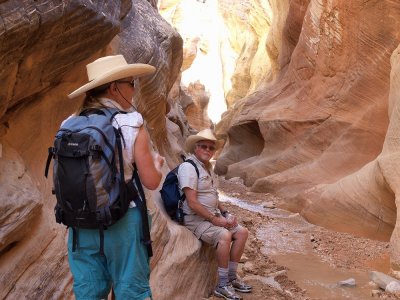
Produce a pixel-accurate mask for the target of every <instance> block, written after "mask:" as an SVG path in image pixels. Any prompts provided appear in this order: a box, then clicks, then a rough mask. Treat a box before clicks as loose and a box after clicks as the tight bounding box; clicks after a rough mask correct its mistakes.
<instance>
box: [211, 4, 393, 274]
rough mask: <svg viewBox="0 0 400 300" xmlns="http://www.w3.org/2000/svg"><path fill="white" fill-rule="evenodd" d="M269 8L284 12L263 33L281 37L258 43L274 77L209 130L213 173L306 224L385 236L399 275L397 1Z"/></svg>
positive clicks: (273, 6)
mask: <svg viewBox="0 0 400 300" xmlns="http://www.w3.org/2000/svg"><path fill="white" fill-rule="evenodd" d="M270 3H271V7H272V8H273V9H275V11H274V15H278V14H279V15H282V16H287V17H286V19H285V20H284V21H283V20H281V21H279V22H274V24H273V28H272V29H271V32H272V33H273V34H274V35H276V36H279V37H281V38H280V39H277V43H275V44H274V45H271V43H272V42H273V41H274V39H268V44H267V49H277V50H278V51H277V52H276V55H275V56H276V57H275V58H274V59H273V58H271V57H270V58H271V61H275V62H276V64H277V65H278V66H279V67H278V68H277V69H278V72H277V74H276V76H275V77H274V80H273V81H272V82H270V83H269V84H266V85H264V86H261V87H260V88H259V89H258V90H257V91H256V92H254V93H253V94H251V95H249V96H248V97H246V98H243V99H241V100H239V101H236V102H235V105H234V107H232V109H231V110H230V111H229V112H228V113H227V114H226V116H225V118H224V119H223V120H222V122H221V123H220V124H219V125H218V130H219V133H220V135H221V136H226V137H227V140H228V143H227V145H228V146H226V147H225V149H224V151H223V152H222V154H221V157H220V159H219V160H218V162H217V170H218V172H219V173H220V174H226V175H227V177H228V178H229V177H236V176H240V177H242V178H244V180H245V183H246V184H247V185H248V186H252V190H253V191H257V192H271V193H274V194H276V195H278V196H279V197H280V198H281V206H283V207H286V208H288V209H290V210H292V211H297V212H300V213H301V214H302V215H303V216H305V217H306V218H307V219H308V220H310V221H311V222H313V223H315V224H319V225H323V226H325V227H328V228H331V229H334V230H340V231H347V232H352V233H355V234H358V235H363V236H367V237H372V238H376V239H382V240H387V239H389V238H390V237H391V247H392V249H393V250H392V253H393V254H392V267H393V269H399V268H400V264H399V261H400V256H399V254H398V253H399V248H400V240H399V233H398V226H400V225H399V224H398V222H396V221H397V218H398V217H396V212H397V209H396V204H397V201H398V200H397V198H398V197H397V194H398V191H397V186H398V182H397V181H398V180H399V175H398V171H396V170H397V164H396V161H397V152H398V150H397V148H398V142H397V140H398V138H399V134H398V130H396V129H397V127H396V126H397V125H396V124H397V123H398V118H399V116H398V115H397V113H396V112H397V110H396V107H397V106H396V105H397V99H398V95H399V93H400V92H399V76H398V69H399V64H398V60H399V58H398V55H399V53H398V52H399V50H395V49H396V47H397V46H398V45H399V43H400V33H399V30H398V29H399V26H400V21H399V20H400V19H399V16H400V3H399V2H397V1H367V2H366V1H335V0H334V1H322V2H321V1H316V0H311V1H300V0H297V1H270ZM285 3H286V5H285ZM279 9H283V10H284V11H281V12H279ZM286 9H287V10H286ZM276 10H278V11H276ZM392 53H393V54H392ZM269 54H270V55H271V52H269ZM391 56H392V65H391V63H390V60H391ZM389 120H390V123H389ZM388 126H389V127H388ZM250 145H252V147H250ZM250 148H251V149H250ZM393 229H395V230H394V231H393ZM392 232H393V233H392Z"/></svg>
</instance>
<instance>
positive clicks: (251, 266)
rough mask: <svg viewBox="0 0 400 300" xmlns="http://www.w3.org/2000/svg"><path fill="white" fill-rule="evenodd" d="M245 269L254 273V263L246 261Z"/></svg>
mask: <svg viewBox="0 0 400 300" xmlns="http://www.w3.org/2000/svg"><path fill="white" fill-rule="evenodd" d="M243 271H245V272H249V273H252V274H254V264H253V263H252V262H251V261H247V262H245V264H244V266H243Z"/></svg>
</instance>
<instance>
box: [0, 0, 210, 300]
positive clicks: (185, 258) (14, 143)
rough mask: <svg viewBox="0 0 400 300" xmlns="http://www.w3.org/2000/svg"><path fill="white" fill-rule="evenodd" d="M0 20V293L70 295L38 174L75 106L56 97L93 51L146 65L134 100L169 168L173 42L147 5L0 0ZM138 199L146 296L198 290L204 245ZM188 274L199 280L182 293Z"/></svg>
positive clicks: (70, 86) (61, 245) (175, 61)
mask: <svg viewBox="0 0 400 300" xmlns="http://www.w3.org/2000/svg"><path fill="white" fill-rule="evenodd" d="M132 3H133V4H132ZM0 19H1V22H0V24H1V25H0V58H1V60H0V80H1V87H2V88H1V89H0V127H1V130H0V199H1V201H0V212H1V217H0V226H1V227H0V285H1V287H2V289H1V291H0V298H1V299H27V298H29V299H72V298H73V294H72V277H71V274H70V272H69V268H68V262H67V248H66V237H67V232H66V229H65V227H64V226H62V225H58V224H56V223H55V220H54V213H53V207H54V204H55V198H54V196H53V195H51V185H52V184H51V180H50V179H45V178H44V176H43V175H44V165H45V161H46V158H47V147H49V146H51V144H52V142H53V137H54V134H55V132H56V130H57V128H58V127H59V125H60V123H61V121H62V120H63V119H65V118H66V117H67V116H69V115H70V114H71V113H72V112H73V111H74V110H75V109H76V108H77V107H78V106H79V104H80V100H79V99H77V100H69V99H67V98H66V95H67V94H68V93H70V92H71V91H72V90H74V89H75V88H77V87H79V86H80V85H82V84H83V83H85V82H86V81H87V79H86V74H85V71H84V70H85V65H86V64H87V63H88V62H90V61H93V60H94V59H96V58H97V57H100V56H104V55H109V54H114V53H123V54H124V55H125V57H126V58H127V60H128V62H133V61H137V62H143V63H149V64H152V65H154V66H156V67H157V73H156V74H155V75H154V76H153V77H151V78H146V79H144V80H142V81H141V83H140V84H141V87H142V89H141V90H142V94H141V95H140V97H139V98H138V102H137V104H138V107H139V109H140V110H141V111H142V112H143V115H144V116H145V119H146V120H147V123H148V127H149V130H150V132H151V136H152V138H153V142H154V145H155V146H156V147H157V148H158V149H160V151H163V153H162V154H165V155H166V156H167V159H168V162H169V164H170V165H172V164H173V162H174V161H176V160H177V156H178V153H177V152H171V151H168V152H167V150H168V149H170V148H171V147H175V148H179V147H178V146H177V145H176V144H173V145H168V141H169V142H172V143H177V139H178V138H179V134H176V135H175V139H173V138H169V139H167V132H171V133H172V132H173V131H174V130H175V132H176V127H174V126H173V125H174V124H173V123H172V124H171V122H166V118H165V113H166V100H167V95H168V93H169V90H170V89H171V87H172V86H173V84H174V82H175V80H176V78H177V77H178V72H179V69H180V65H181V63H182V40H181V38H180V36H179V35H178V34H177V33H176V31H175V30H174V29H172V27H171V26H170V25H168V24H167V23H166V22H165V21H164V20H163V19H162V18H161V16H160V15H159V14H158V13H157V10H156V3H155V1H146V0H138V1H134V2H131V1H128V0H122V1H89V0H88V1H86V0H75V1H71V0H63V1H50V0H41V1H33V0H24V1H15V0H8V1H0ZM118 33H119V34H118ZM169 136H172V134H171V135H169ZM180 138H182V137H180ZM169 153H170V154H169ZM166 168H167V167H166ZM164 172H165V173H166V172H167V169H165V170H164ZM148 198H149V208H150V210H151V214H152V216H153V225H154V226H153V228H152V236H153V239H154V240H155V242H154V244H153V246H154V253H155V255H154V257H153V259H152V261H151V265H152V269H153V272H152V276H151V285H152V287H153V293H154V297H155V299H187V298H186V297H189V298H195V297H198V295H203V294H206V293H208V292H209V291H210V289H211V288H212V286H213V282H214V281H215V276H214V275H213V274H215V270H214V273H212V274H211V276H210V273H209V270H212V268H209V267H210V265H209V264H210V263H212V262H213V259H214V256H213V251H212V250H211V249H208V248H206V247H202V246H201V244H200V243H199V242H198V240H197V239H195V238H194V236H193V235H192V234H191V233H190V232H188V231H187V230H185V229H184V228H182V227H179V226H177V225H175V224H174V223H172V222H171V221H169V220H167V218H166V216H165V213H164V212H163V211H162V209H161V206H160V204H159V201H160V199H159V197H158V193H157V192H155V193H153V194H152V193H149V194H148ZM171 253H173V254H171ZM193 269H199V270H203V269H204V270H207V272H206V271H204V272H198V273H196V274H193V272H192V271H191V270H193ZM189 273H190V274H189ZM182 274H187V276H185V277H182V276H181V275H182ZM189 275H190V276H189ZM188 278H190V280H189V279H188ZM192 280H193V281H194V282H201V283H202V284H199V285H198V286H196V287H195V288H193V289H192V288H191V289H189V288H188V286H191V284H192V283H191V282H192ZM176 287H180V288H181V289H176ZM182 293H184V294H182Z"/></svg>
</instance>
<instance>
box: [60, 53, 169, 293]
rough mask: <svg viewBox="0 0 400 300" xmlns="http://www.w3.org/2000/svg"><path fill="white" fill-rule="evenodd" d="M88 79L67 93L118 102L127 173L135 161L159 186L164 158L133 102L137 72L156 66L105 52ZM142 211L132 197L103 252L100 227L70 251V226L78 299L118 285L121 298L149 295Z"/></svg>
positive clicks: (88, 101) (90, 101) (89, 103)
mask: <svg viewBox="0 0 400 300" xmlns="http://www.w3.org/2000/svg"><path fill="white" fill-rule="evenodd" d="M86 68H87V75H88V79H89V82H88V83H86V84H85V85H83V86H82V87H80V88H79V89H77V90H75V91H74V92H72V93H71V94H69V95H68V97H69V98H75V97H77V96H80V95H82V94H84V93H85V94H86V97H85V99H84V101H83V104H82V107H81V108H80V109H79V110H78V112H77V114H79V113H81V112H82V111H85V110H90V109H91V108H93V109H96V108H97V109H99V108H117V109H119V110H121V111H125V112H127V113H126V114H117V115H116V116H115V117H114V119H113V126H114V127H116V128H120V129H121V131H122V135H123V140H124V149H123V158H124V174H125V178H130V177H131V176H132V171H133V163H134V162H135V163H136V166H137V169H138V173H139V177H140V179H141V182H142V184H143V185H144V186H145V187H146V188H148V189H150V190H154V189H156V188H157V186H158V184H159V183H160V180H161V176H162V175H161V171H160V170H161V167H162V165H163V163H164V160H163V158H162V157H161V156H159V155H158V154H156V153H155V152H153V151H152V149H151V146H150V139H149V136H148V134H147V132H146V129H145V128H144V126H143V117H142V115H141V114H140V113H138V112H137V111H136V110H135V109H134V106H133V104H132V100H133V96H134V95H135V93H137V92H138V91H137V85H136V83H137V80H138V78H139V77H142V76H146V75H150V74H153V73H154V72H155V68H154V67H153V66H150V65H146V64H128V63H127V62H126V60H125V58H124V57H123V56H122V55H115V56H106V57H102V58H99V59H97V60H95V61H94V62H92V63H90V64H88V65H87V66H86ZM141 234H142V217H141V214H140V211H139V208H137V207H136V206H135V203H134V202H133V201H132V202H131V203H130V205H129V209H128V211H127V213H126V215H125V216H124V217H123V218H122V219H120V220H118V221H117V222H116V223H115V224H114V225H112V226H110V227H109V228H108V229H107V230H105V231H104V255H101V254H100V253H99V249H100V245H99V231H98V230H96V229H80V230H79V236H78V237H77V239H78V241H77V244H78V245H79V248H78V249H76V251H72V232H71V229H70V232H69V238H68V260H69V265H70V269H71V272H72V275H73V279H74V283H73V289H74V294H75V296H76V299H78V300H79V299H93V300H94V299H96V300H98V299H104V298H107V295H108V294H109V292H110V289H111V286H112V287H113V289H114V292H115V295H116V298H117V299H137V300H142V299H148V298H151V290H150V284H149V277H150V267H149V258H148V255H147V250H146V246H145V245H144V244H143V243H142V242H141Z"/></svg>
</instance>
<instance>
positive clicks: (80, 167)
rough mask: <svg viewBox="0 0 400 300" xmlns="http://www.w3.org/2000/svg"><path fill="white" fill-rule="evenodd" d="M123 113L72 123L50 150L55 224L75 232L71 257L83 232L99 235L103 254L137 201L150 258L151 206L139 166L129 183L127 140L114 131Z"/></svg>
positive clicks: (106, 111)
mask: <svg viewBox="0 0 400 300" xmlns="http://www.w3.org/2000/svg"><path fill="white" fill-rule="evenodd" d="M118 113H125V112H122V111H119V110H117V109H114V108H102V109H90V110H86V111H84V112H82V113H81V114H80V115H78V116H72V117H70V118H69V119H67V120H66V121H65V122H64V123H63V124H62V126H61V127H60V129H59V130H58V132H57V134H56V137H55V140H54V147H50V148H49V156H48V159H47V163H46V169H45V176H46V177H47V175H48V170H49V165H50V161H51V159H52V158H53V161H54V163H53V184H54V191H53V193H54V194H55V195H56V198H57V204H56V206H55V209H54V210H55V217H56V222H57V223H62V224H64V225H66V226H68V227H71V228H72V230H73V244H72V245H73V246H72V251H75V248H76V245H77V230H79V228H85V229H99V232H100V254H103V250H104V249H103V246H104V234H103V231H104V230H105V229H107V227H109V226H111V225H113V224H114V223H115V222H117V221H118V220H119V219H121V218H122V217H123V216H124V215H125V214H126V212H127V210H128V208H129V203H130V201H132V200H133V201H134V202H135V203H136V205H137V207H138V208H139V209H140V210H141V213H142V219H143V225H144V228H143V229H144V231H146V232H143V234H144V238H145V240H146V241H145V243H146V245H147V249H148V253H149V256H151V255H152V253H151V252H152V251H151V241H150V233H149V226H148V221H147V208H146V200H145V198H144V193H143V190H142V185H141V183H140V179H139V176H138V174H137V169H136V166H135V168H134V172H133V175H132V180H130V181H128V183H125V177H124V166H123V157H122V143H124V140H123V136H122V133H121V130H120V129H117V128H115V127H113V126H112V120H113V118H114V117H115V115H116V114H118ZM117 158H118V159H117ZM117 161H118V163H119V169H118V168H117ZM133 179H135V181H136V184H135V183H134V182H133ZM138 190H139V193H140V196H141V197H139V194H138ZM146 225H147V226H146Z"/></svg>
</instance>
